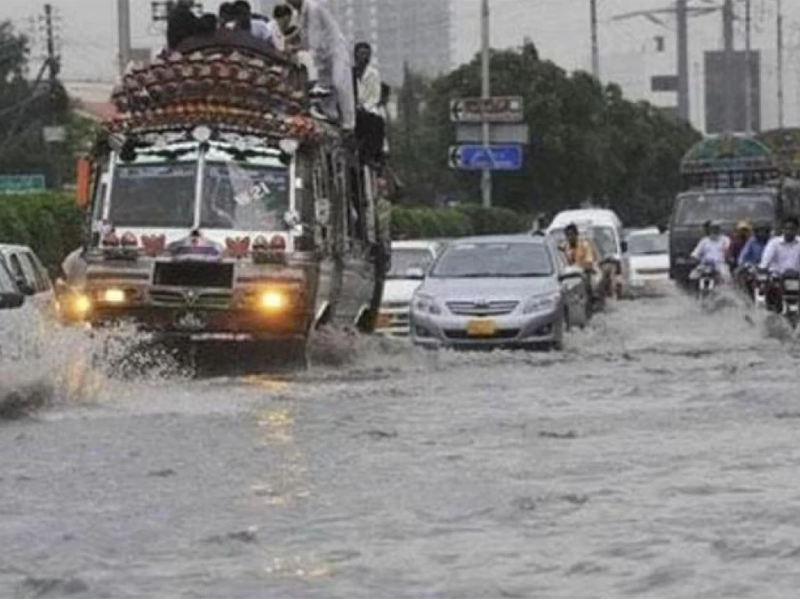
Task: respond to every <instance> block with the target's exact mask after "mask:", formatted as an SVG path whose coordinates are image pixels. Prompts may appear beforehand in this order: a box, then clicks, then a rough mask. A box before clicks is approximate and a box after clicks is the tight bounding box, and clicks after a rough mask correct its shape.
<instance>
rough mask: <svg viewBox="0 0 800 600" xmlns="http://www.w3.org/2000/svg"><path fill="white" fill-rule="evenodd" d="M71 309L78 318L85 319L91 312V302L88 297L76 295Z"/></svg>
mask: <svg viewBox="0 0 800 600" xmlns="http://www.w3.org/2000/svg"><path fill="white" fill-rule="evenodd" d="M72 308H73V310H74V311H75V314H76V315H77V316H79V317H85V316H86V315H87V314H88V313H89V311H90V310H92V301H91V300H90V299H89V296H86V295H84V294H77V295H76V296H75V299H74V300H73V302H72Z"/></svg>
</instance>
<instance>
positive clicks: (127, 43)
mask: <svg viewBox="0 0 800 600" xmlns="http://www.w3.org/2000/svg"><path fill="white" fill-rule="evenodd" d="M117 22H118V25H119V30H118V31H119V33H118V43H119V74H120V75H124V74H125V69H126V68H127V67H128V64H130V62H131V3H130V0H117Z"/></svg>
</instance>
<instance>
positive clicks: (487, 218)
mask: <svg viewBox="0 0 800 600" xmlns="http://www.w3.org/2000/svg"><path fill="white" fill-rule="evenodd" d="M530 227H531V223H530V220H529V219H527V218H526V217H525V216H524V215H520V214H519V213H516V212H514V211H512V210H508V209H506V208H484V207H483V206H478V205H474V204H468V205H464V206H459V207H457V208H442V209H432V208H406V207H402V206H398V207H394V208H393V209H392V238H393V239H415V238H457V237H465V236H470V235H494V234H507V233H522V232H524V231H527V230H529V229H530Z"/></svg>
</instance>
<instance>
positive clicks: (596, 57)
mask: <svg viewBox="0 0 800 600" xmlns="http://www.w3.org/2000/svg"><path fill="white" fill-rule="evenodd" d="M590 2H591V12H592V14H591V23H592V75H594V78H595V79H597V80H599V79H600V45H599V43H598V42H597V0H590Z"/></svg>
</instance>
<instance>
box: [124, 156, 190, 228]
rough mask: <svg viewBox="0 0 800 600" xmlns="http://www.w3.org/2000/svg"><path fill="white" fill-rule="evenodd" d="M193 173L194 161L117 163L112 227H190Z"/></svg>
mask: <svg viewBox="0 0 800 600" xmlns="http://www.w3.org/2000/svg"><path fill="white" fill-rule="evenodd" d="M196 176H197V163H196V162H194V161H193V162H191V163H186V162H183V163H165V162H158V163H150V164H146V163H142V164H120V165H117V167H116V169H115V172H114V181H113V184H112V188H111V210H110V213H109V218H110V220H111V223H112V224H113V225H114V226H115V227H182V228H183V227H185V228H189V227H191V226H192V225H193V223H194V196H195V187H196V185H195V179H196Z"/></svg>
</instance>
